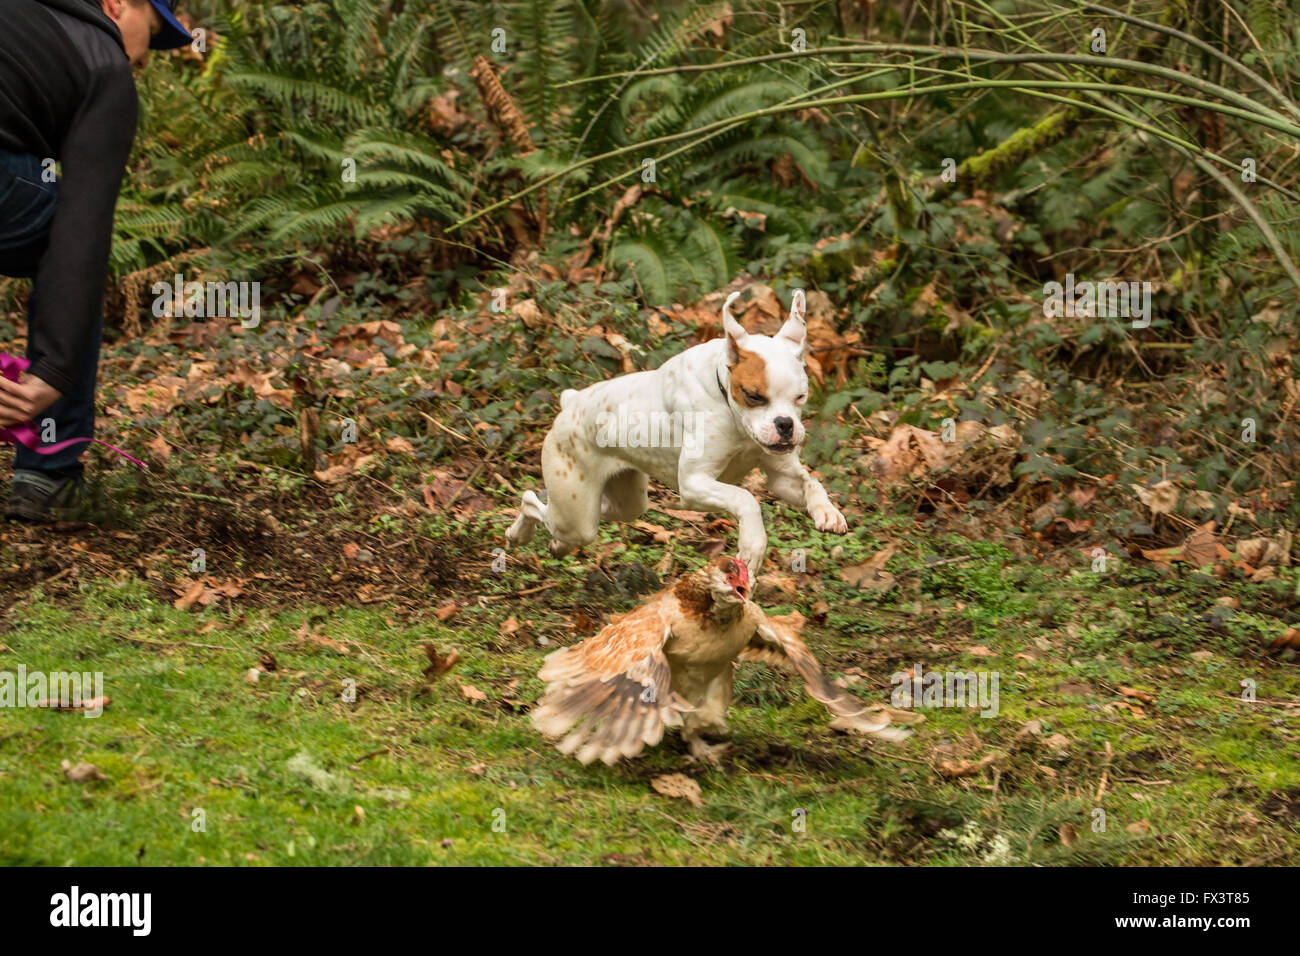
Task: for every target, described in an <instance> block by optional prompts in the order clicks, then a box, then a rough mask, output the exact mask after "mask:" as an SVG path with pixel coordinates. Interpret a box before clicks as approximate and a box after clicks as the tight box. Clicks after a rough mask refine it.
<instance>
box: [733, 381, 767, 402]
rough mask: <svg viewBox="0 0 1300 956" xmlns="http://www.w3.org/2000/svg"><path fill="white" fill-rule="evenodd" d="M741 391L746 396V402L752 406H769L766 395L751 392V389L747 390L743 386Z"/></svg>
mask: <svg viewBox="0 0 1300 956" xmlns="http://www.w3.org/2000/svg"><path fill="white" fill-rule="evenodd" d="M740 390H741V392H743V393H744V395H745V401H746V402H748V403H749V404H750V405H766V404H767V396H766V395H760V394H759V393H758V392H751V391H750V390H749V389H747V388H745V387H744V386H743V385H742V386H741V388H740Z"/></svg>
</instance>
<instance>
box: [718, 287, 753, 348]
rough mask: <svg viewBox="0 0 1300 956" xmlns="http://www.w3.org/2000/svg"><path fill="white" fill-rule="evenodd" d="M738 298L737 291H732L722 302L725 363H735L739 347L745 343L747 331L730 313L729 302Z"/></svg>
mask: <svg viewBox="0 0 1300 956" xmlns="http://www.w3.org/2000/svg"><path fill="white" fill-rule="evenodd" d="M739 298H740V293H739V292H733V293H731V295H729V296H727V301H726V302H724V303H722V331H723V333H724V334H725V335H726V337H727V364H728V365H735V364H736V363H737V362H739V361H740V349H741V348H742V347H743V346H744V344H745V339H746V338H748V337H749V333H748V332H746V331H745V327H744V326H743V325H741V324H740V323H739V322H737V321H736V317H735V316H734V315H732V314H731V303H733V302H735V301H736V300H737V299H739Z"/></svg>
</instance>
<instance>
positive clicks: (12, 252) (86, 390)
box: [0, 149, 104, 477]
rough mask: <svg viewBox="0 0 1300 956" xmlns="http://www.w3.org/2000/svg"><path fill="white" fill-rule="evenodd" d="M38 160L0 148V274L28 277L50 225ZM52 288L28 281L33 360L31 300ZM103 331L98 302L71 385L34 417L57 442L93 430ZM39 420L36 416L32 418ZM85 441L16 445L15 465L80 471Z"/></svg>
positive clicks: (52, 194)
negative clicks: (48, 423) (40, 450)
mask: <svg viewBox="0 0 1300 956" xmlns="http://www.w3.org/2000/svg"><path fill="white" fill-rule="evenodd" d="M42 172H43V170H42V168H41V160H40V159H39V158H38V157H36V156H27V155H24V154H21V153H10V152H6V151H5V150H3V149H0V275H7V276H24V277H28V278H31V277H34V276H35V275H36V267H37V265H38V264H39V263H40V260H41V256H42V255H43V254H44V253H45V247H46V245H47V244H48V242H49V238H50V224H51V223H52V222H53V221H54V208H55V206H56V205H57V204H58V201H59V184H58V183H57V182H52V183H47V182H44V181H43V180H42V177H41V173H42ZM46 293H48V294H49V295H57V294H58V290H57V289H49V290H46V289H41V288H38V283H36V282H35V281H33V282H32V293H31V297H30V299H29V300H28V303H27V310H28V311H27V315H28V327H27V358H28V359H32V360H33V361H34V360H35V356H34V355H33V350H32V344H31V343H32V338H33V336H32V329H31V322H32V317H33V316H35V315H36V303H37V302H38V301H41V296H42V295H44V294H46ZM103 332H104V307H103V304H102V303H101V304H100V307H99V310H98V313H97V314H96V316H95V331H94V334H93V336H92V338H91V348H90V349H89V351H88V354H87V355H86V359H85V362H84V363H83V364H82V366H81V369H80V373H79V375H78V377H77V384H76V385H75V387H74V388H73V390H72V391H71V392H69V393H67V394H65V395H64V396H63V397H62V398H60V399H59V400H58V401H57V402H55V403H54V404H53V405H51V406H50V407H49V408H48V409H47V410H46V411H45V412H43V413H42V414H41V415H39V416H38V419H39V420H40V421H44V420H45V419H46V418H52V419H54V434H55V435H56V436H57V437H58V440H59V441H63V440H65V439H68V438H90V437H92V436H93V435H94V434H95V377H96V376H97V375H98V373H99V343H100V337H101V336H102V335H103ZM38 425H39V421H38ZM88 447H89V445H88V444H87V443H85V442H82V443H79V444H76V445H73V446H72V447H70V448H65V449H64V450H63V451H60V452H56V453H55V454H53V455H38V454H36V452H34V451H29V450H28V449H26V448H24V447H22V446H21V445H19V446H18V454H17V456H16V457H15V459H14V468H15V469H24V470H28V471H44V472H53V473H55V474H56V475H58V476H60V477H62V476H67V475H80V474H81V471H82V465H81V462H80V460H79V459H80V458H81V454H82V452H84V451H85V450H86V449H87V448H88Z"/></svg>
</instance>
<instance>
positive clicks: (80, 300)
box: [0, 0, 139, 393]
mask: <svg viewBox="0 0 1300 956" xmlns="http://www.w3.org/2000/svg"><path fill="white" fill-rule="evenodd" d="M138 112H139V101H138V99H137V98H136V92H135V81H134V79H133V78H132V76H131V65H130V63H129V61H128V60H127V57H126V51H125V49H123V47H122V37H121V34H120V33H118V30H117V26H116V25H115V24H114V23H113V21H112V20H110V19H109V18H108V17H107V16H105V15H104V13H103V12H102V11H101V10H100V5H99V2H98V0H0V148H3V149H7V150H9V151H11V152H17V153H30V154H32V155H34V156H38V157H40V158H42V159H44V158H47V157H52V158H54V159H56V160H58V161H59V162H60V163H61V164H62V169H63V175H62V177H61V178H60V180H59V201H58V205H57V206H56V207H55V213H54V220H53V222H52V224H51V226H50V234H49V242H48V245H47V246H46V247H45V249H44V250H43V251H42V252H40V255H39V259H38V260H37V262H36V263H35V285H34V287H33V288H34V290H35V291H36V293H37V294H36V295H35V296H34V297H33V302H34V311H33V313H32V317H31V321H30V323H29V327H28V330H27V335H28V338H29V340H30V342H31V345H32V347H33V349H34V357H35V361H34V362H33V363H32V367H31V369H30V371H31V373H32V374H33V375H35V376H37V377H38V378H41V379H44V380H45V381H46V382H48V383H49V384H51V385H53V386H54V387H55V388H57V389H58V390H59V391H61V392H65V393H66V392H69V391H71V390H72V385H73V382H74V381H75V379H76V378H77V376H78V374H79V370H80V369H81V368H82V365H83V362H84V360H85V358H86V352H87V350H88V349H90V348H91V347H92V346H91V342H90V336H91V331H92V328H93V325H94V318H95V314H96V313H97V311H98V310H99V308H100V305H101V302H102V299H103V295H104V279H105V276H106V274H107V271H108V252H109V246H110V243H111V241H112V235H113V207H114V206H115V205H116V204H117V191H118V188H119V187H120V186H121V183H122V173H123V171H124V170H125V168H126V162H127V158H128V157H129V155H130V153H131V143H132V141H133V140H134V139H135V125H136V117H137V114H138ZM17 265H18V263H15V262H11V263H6V262H5V261H4V255H3V254H0V273H5V272H6V266H10V267H11V268H13V267H16V266H17Z"/></svg>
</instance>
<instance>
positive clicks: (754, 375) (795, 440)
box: [722, 289, 808, 455]
mask: <svg viewBox="0 0 1300 956" xmlns="http://www.w3.org/2000/svg"><path fill="white" fill-rule="evenodd" d="M739 296H740V293H739V292H733V293H732V294H731V295H730V296H728V297H727V301H726V302H725V303H724V304H723V306H722V327H723V331H724V333H725V334H726V339H727V349H726V351H727V365H728V367H729V368H730V369H731V380H730V386H729V387H728V388H727V404H728V405H730V406H731V409H732V412H733V413H734V414H735V415H736V417H737V420H738V421H739V422H740V424H741V427H743V428H744V430H745V431H746V433H748V435H749V437H750V438H752V439H754V441H756V442H758V443H759V444H760V445H762V446H763V447H764V448H765V449H766V450H767V451H769V452H772V453H773V454H778V455H781V454H786V453H787V452H792V451H794V450H795V449H796V448H798V447H799V446H800V445H801V444H802V443H803V438H804V427H803V422H801V421H800V420H799V413H800V410H801V409H802V407H803V403H804V402H805V401H807V399H808V373H807V372H806V371H804V365H803V355H804V350H805V349H806V348H807V346H808V330H807V328H806V326H805V324H804V296H803V290H802V289H796V290H795V293H794V301H793V302H792V303H791V306H790V318H788V319H787V320H786V322H785V325H783V326H781V331H780V332H778V333H777V334H776V335H774V336H767V335H750V334H749V333H748V332H746V331H745V327H744V326H742V325H741V324H740V323H739V322H737V321H736V319H735V317H734V316H732V314H731V303H732V302H733V301H735V300H736V299H737V298H738V297H739Z"/></svg>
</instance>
